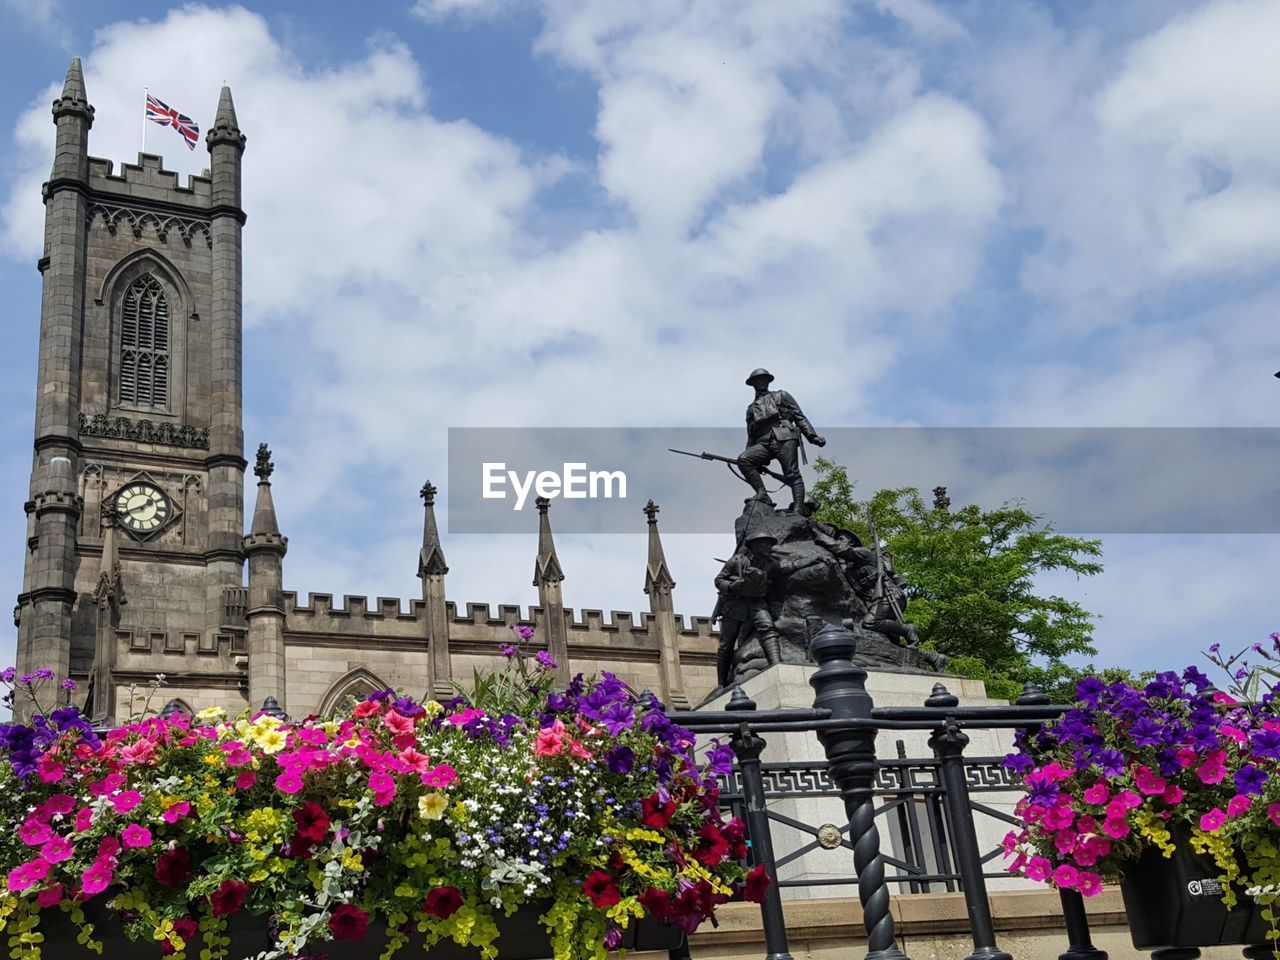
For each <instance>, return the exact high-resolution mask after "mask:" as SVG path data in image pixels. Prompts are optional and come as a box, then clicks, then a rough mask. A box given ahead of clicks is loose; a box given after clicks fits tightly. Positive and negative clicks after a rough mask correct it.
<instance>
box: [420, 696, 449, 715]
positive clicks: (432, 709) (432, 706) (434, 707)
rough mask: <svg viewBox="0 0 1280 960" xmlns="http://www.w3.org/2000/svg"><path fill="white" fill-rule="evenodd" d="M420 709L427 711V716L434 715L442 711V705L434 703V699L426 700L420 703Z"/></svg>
mask: <svg viewBox="0 0 1280 960" xmlns="http://www.w3.org/2000/svg"><path fill="white" fill-rule="evenodd" d="M422 709H423V710H425V711H427V716H428V717H434V716H435V715H436V714H437V713H443V712H444V707H442V706H441V705H440V704H438V703H436V701H434V700H428V701H427V702H426V703H424V704H423V705H422Z"/></svg>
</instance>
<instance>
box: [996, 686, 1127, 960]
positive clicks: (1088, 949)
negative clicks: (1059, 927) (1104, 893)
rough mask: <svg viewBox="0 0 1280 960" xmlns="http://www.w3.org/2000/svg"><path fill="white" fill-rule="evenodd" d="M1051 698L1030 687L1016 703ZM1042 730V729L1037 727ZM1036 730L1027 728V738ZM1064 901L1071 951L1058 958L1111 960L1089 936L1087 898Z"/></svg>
mask: <svg viewBox="0 0 1280 960" xmlns="http://www.w3.org/2000/svg"><path fill="white" fill-rule="evenodd" d="M1049 702H1050V700H1049V695H1048V694H1047V693H1045V692H1044V690H1043V689H1041V687H1040V686H1039V685H1038V684H1035V683H1030V682H1028V683H1026V684H1025V685H1024V686H1023V688H1022V695H1021V696H1020V697H1018V699H1017V700H1015V701H1014V703H1016V704H1017V705H1018V706H1020V707H1043V706H1047V705H1048V704H1049ZM1036 726H1038V725H1036ZM1036 726H1029V727H1026V728H1025V729H1026V731H1027V736H1030V735H1031V733H1032V732H1033V731H1034V730H1035V729H1036ZM1058 899H1060V900H1061V901H1062V919H1063V920H1064V921H1065V922H1066V925H1067V949H1066V950H1065V951H1064V952H1062V953H1060V954H1058V960H1107V951H1105V950H1099V949H1098V948H1097V947H1095V946H1094V945H1093V937H1092V935H1091V934H1090V933H1089V916H1088V914H1086V913H1085V910H1084V897H1082V896H1080V891H1079V890H1061V889H1060V890H1058Z"/></svg>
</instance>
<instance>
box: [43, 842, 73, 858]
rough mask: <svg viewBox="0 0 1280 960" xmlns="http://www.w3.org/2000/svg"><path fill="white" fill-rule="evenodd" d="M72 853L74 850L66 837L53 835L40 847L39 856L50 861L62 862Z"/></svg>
mask: <svg viewBox="0 0 1280 960" xmlns="http://www.w3.org/2000/svg"><path fill="white" fill-rule="evenodd" d="M74 853H75V850H74V849H73V848H72V846H71V841H70V840H68V839H67V838H66V837H53V838H51V839H50V840H49V841H48V842H47V843H46V844H45V845H44V846H43V847H41V848H40V856H42V857H44V858H45V859H46V860H48V861H49V862H50V863H62V862H63V861H65V860H70V859H71V856H72V854H74Z"/></svg>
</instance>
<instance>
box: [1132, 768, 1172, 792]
mask: <svg viewBox="0 0 1280 960" xmlns="http://www.w3.org/2000/svg"><path fill="white" fill-rule="evenodd" d="M1133 779H1134V782H1135V783H1137V785H1138V789H1139V790H1140V791H1141V792H1142V793H1143V795H1144V796H1148V797H1154V796H1156V795H1158V794H1162V793H1164V791H1165V788H1166V787H1167V786H1168V784H1167V783H1165V780H1164V777H1161V776H1159V775H1158V774H1157V773H1156V772H1155V771H1154V770H1152V769H1151V768H1150V767H1138V769H1137V770H1135V771H1134V773H1133Z"/></svg>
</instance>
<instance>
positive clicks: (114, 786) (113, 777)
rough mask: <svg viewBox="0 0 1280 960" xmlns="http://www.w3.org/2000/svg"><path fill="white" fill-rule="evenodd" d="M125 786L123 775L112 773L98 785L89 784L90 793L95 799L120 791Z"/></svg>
mask: <svg viewBox="0 0 1280 960" xmlns="http://www.w3.org/2000/svg"><path fill="white" fill-rule="evenodd" d="M123 786H124V774H123V773H111V774H108V775H107V776H105V777H103V778H102V779H101V780H99V781H98V782H97V783H91V784H89V792H90V793H92V794H93V795H94V796H95V797H105V796H106V795H107V794H108V793H110V792H111V791H112V790H119V789H120V788H121V787H123Z"/></svg>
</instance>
